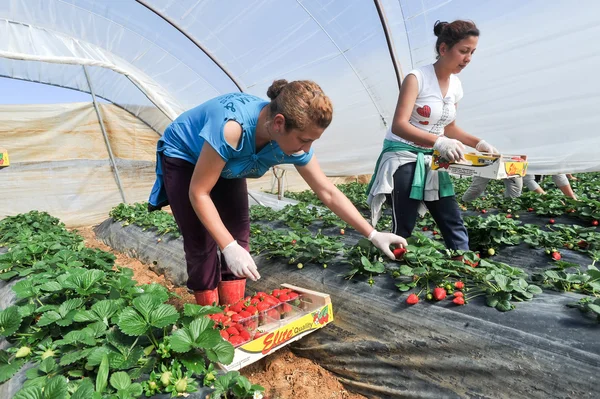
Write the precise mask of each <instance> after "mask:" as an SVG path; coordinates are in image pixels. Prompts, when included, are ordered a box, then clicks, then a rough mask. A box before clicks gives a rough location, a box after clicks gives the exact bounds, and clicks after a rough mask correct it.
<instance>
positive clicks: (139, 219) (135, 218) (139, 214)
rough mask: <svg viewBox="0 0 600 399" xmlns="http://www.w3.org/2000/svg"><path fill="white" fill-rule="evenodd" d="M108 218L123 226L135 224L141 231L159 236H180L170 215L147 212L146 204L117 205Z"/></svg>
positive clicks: (163, 212) (162, 212) (160, 212)
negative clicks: (151, 231) (151, 232)
mask: <svg viewBox="0 0 600 399" xmlns="http://www.w3.org/2000/svg"><path fill="white" fill-rule="evenodd" d="M109 216H110V217H112V218H113V219H114V220H116V221H119V222H123V223H122V225H123V226H128V225H130V224H135V225H137V226H140V227H141V228H142V229H143V230H148V229H150V230H155V231H156V232H157V233H158V234H159V235H161V236H163V235H165V234H170V235H171V236H173V237H174V238H177V237H179V236H181V233H180V232H179V227H177V223H176V222H175V219H174V218H173V216H172V215H171V214H169V213H168V212H165V211H154V212H148V203H146V202H144V203H135V204H133V205H128V204H119V205H117V206H116V207H114V208H113V209H112V210H111V211H110V213H109Z"/></svg>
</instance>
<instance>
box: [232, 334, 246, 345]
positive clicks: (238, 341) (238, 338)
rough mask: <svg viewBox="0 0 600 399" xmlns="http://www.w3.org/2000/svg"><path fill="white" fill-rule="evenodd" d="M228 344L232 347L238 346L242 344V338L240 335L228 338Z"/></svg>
mask: <svg viewBox="0 0 600 399" xmlns="http://www.w3.org/2000/svg"><path fill="white" fill-rule="evenodd" d="M229 342H230V343H231V345H233V346H238V345H241V344H243V343H244V338H242V337H241V335H234V336H231V337H229Z"/></svg>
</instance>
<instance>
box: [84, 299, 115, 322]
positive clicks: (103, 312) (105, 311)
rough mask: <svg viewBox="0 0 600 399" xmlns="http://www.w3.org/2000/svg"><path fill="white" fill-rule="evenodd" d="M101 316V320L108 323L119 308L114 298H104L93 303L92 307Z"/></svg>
mask: <svg viewBox="0 0 600 399" xmlns="http://www.w3.org/2000/svg"><path fill="white" fill-rule="evenodd" d="M91 310H92V311H93V312H94V313H96V314H97V315H98V317H99V320H101V321H103V322H104V323H105V324H107V322H108V320H109V319H110V318H111V317H112V316H113V315H114V314H115V313H116V312H117V311H118V310H119V309H118V307H117V304H116V302H115V301H113V300H109V299H106V300H103V301H99V302H96V303H95V304H94V305H92V309H91Z"/></svg>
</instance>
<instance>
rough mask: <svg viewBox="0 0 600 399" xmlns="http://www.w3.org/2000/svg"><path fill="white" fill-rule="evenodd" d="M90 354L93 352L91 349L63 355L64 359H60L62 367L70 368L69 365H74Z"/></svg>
mask: <svg viewBox="0 0 600 399" xmlns="http://www.w3.org/2000/svg"><path fill="white" fill-rule="evenodd" d="M90 352H91V349H84V350H79V351H74V352H69V353H66V354H63V355H62V357H61V358H60V365H61V366H68V365H69V364H73V363H75V362H76V361H78V360H81V359H83V358H85V357H87V356H88V355H89V354H90Z"/></svg>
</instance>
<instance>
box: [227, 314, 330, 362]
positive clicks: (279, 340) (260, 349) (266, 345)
mask: <svg viewBox="0 0 600 399" xmlns="http://www.w3.org/2000/svg"><path fill="white" fill-rule="evenodd" d="M332 321H333V309H332V307H331V304H329V305H325V306H323V307H322V308H320V309H317V310H315V311H313V312H311V313H308V314H306V315H304V316H302V317H301V318H299V319H298V320H295V321H293V322H291V323H289V324H286V325H285V326H283V327H280V328H278V329H277V330H275V331H272V332H269V333H267V334H265V335H263V336H262V337H260V338H257V339H255V340H253V341H250V342H248V343H247V344H245V345H242V346H240V347H239V348H238V349H241V350H243V351H244V352H249V353H262V354H263V355H266V354H267V353H269V352H270V351H271V350H272V349H274V348H277V347H279V346H281V345H285V344H286V343H287V342H288V341H290V340H291V339H293V338H294V337H295V336H297V335H300V334H302V333H305V332H307V331H310V330H316V329H319V328H321V327H323V326H324V325H326V324H329V323H331V322H332Z"/></svg>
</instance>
